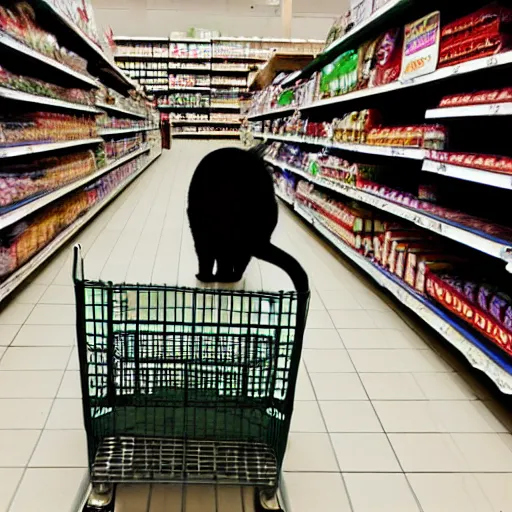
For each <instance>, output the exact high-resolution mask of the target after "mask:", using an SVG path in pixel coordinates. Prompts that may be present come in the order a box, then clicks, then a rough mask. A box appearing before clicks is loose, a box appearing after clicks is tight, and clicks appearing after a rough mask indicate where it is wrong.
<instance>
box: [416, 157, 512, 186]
mask: <svg viewBox="0 0 512 512" xmlns="http://www.w3.org/2000/svg"><path fill="white" fill-rule="evenodd" d="M422 169H423V170H424V171H427V172H433V173H435V174H441V175H443V176H448V177H450V178H455V179H458V180H464V181H472V182H474V183H482V184H483V185H489V186H491V187H498V188H505V189H508V190H511V189H512V175H510V174H501V173H498V172H491V171H483V170H480V169H473V168H471V167H462V166H459V165H451V164H445V163H442V162H436V161H434V160H425V161H424V162H423V168H422Z"/></svg>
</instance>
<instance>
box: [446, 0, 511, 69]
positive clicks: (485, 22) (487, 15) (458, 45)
mask: <svg viewBox="0 0 512 512" xmlns="http://www.w3.org/2000/svg"><path fill="white" fill-rule="evenodd" d="M511 21H512V9H510V8H508V7H504V6H502V5H500V4H499V3H494V4H490V5H488V6H487V7H484V8H482V9H480V10H478V11H476V12H474V13H472V14H469V15H468V16H464V17H462V18H459V19H458V20H455V21H454V22H452V23H449V24H447V25H446V26H444V27H443V29H442V31H441V50H440V57H439V66H440V67H443V66H453V65H455V64H459V63H461V62H465V61H468V60H472V59H478V58H482V57H487V56H489V55H495V54H496V53H500V52H503V51H506V50H508V49H510V47H511V37H510V34H511Z"/></svg>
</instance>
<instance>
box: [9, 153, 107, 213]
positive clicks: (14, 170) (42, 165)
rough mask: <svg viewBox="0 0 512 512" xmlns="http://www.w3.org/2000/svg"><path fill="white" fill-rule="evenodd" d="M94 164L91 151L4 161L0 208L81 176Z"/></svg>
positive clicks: (88, 172) (92, 168) (93, 170)
mask: <svg viewBox="0 0 512 512" xmlns="http://www.w3.org/2000/svg"><path fill="white" fill-rule="evenodd" d="M97 168H98V166H97V163H96V158H95V156H94V153H93V152H92V151H84V152H81V153H73V154H68V155H64V156H58V157H46V158H39V159H36V160H32V161H31V162H28V163H18V164H11V165H9V164H7V165H6V166H4V167H3V168H2V172H1V173H0V211H4V210H3V209H4V208H5V207H7V206H12V205H14V204H16V203H19V202H20V201H23V200H26V199H28V198H31V197H34V196H37V195H39V194H42V193H47V192H49V191H51V190H54V189H57V188H59V187H62V186H64V185H66V184H67V183H70V182H72V181H75V180H77V179H80V178H83V177H84V176H87V175H88V174H91V173H93V172H95V171H96V170H97Z"/></svg>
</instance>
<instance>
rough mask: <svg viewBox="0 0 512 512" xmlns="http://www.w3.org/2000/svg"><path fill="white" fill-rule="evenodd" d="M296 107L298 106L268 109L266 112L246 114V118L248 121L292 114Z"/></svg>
mask: <svg viewBox="0 0 512 512" xmlns="http://www.w3.org/2000/svg"><path fill="white" fill-rule="evenodd" d="M297 108H298V107H296V106H287V107H280V108H276V109H274V110H268V111H267V112H263V113H261V114H251V115H249V116H247V119H248V120H249V121H252V120H253V119H263V118H264V117H269V116H278V115H279V114H282V115H285V114H293V113H294V112H295V111H296V110H297Z"/></svg>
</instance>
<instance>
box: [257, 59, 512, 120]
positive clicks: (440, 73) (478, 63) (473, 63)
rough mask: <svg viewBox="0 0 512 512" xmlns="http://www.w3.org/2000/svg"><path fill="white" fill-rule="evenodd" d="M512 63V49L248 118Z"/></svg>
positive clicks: (371, 93) (380, 92)
mask: <svg viewBox="0 0 512 512" xmlns="http://www.w3.org/2000/svg"><path fill="white" fill-rule="evenodd" d="M510 64H512V51H508V52H504V53H500V54H498V55H494V56H492V57H484V58H481V59H474V60H470V61H467V62H463V63H462V64H457V65H455V66H448V67H446V68H441V69H438V70H437V71H434V72H433V73H431V74H429V75H424V76H420V77H418V78H413V79H410V80H406V81H396V82H392V83H390V84H387V85H382V86H379V87H373V88H371V89H362V90H360V91H354V92H349V93H347V94H342V95H340V96H335V97H334V98H327V99H323V100H317V101H314V102H312V103H309V104H307V105H302V106H297V107H294V108H293V109H289V110H284V109H274V110H269V111H266V112H262V113H260V114H253V115H251V116H249V117H248V119H250V120H251V119H263V118H265V117H274V116H276V115H278V114H280V113H283V114H284V113H287V112H293V111H295V110H312V109H315V108H321V107H326V106H329V105H337V104H339V103H347V102H350V101H354V100H359V99H361V98H366V97H371V96H377V95H380V94H386V93H390V92H395V91H398V90H402V89H404V88H408V87H415V86H419V85H425V84H431V83H434V82H438V81H441V80H446V79H448V78H453V77H456V76H459V75H464V74H467V73H473V72H475V71H481V70H484V69H495V68H500V67H504V66H508V65H510Z"/></svg>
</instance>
